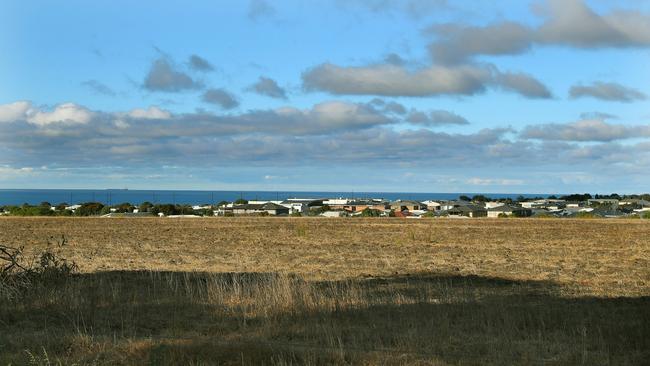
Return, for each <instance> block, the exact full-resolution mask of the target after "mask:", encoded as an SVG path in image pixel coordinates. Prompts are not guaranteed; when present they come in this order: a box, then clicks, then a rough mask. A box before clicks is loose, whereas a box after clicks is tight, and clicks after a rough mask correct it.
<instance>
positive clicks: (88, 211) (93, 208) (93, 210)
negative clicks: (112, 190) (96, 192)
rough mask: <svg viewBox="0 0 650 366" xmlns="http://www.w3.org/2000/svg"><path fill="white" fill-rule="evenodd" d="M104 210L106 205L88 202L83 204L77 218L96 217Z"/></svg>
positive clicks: (76, 212) (77, 211)
mask: <svg viewBox="0 0 650 366" xmlns="http://www.w3.org/2000/svg"><path fill="white" fill-rule="evenodd" d="M102 208H104V205H103V204H101V203H99V202H86V203H82V204H81V207H79V208H78V209H77V210H76V211H75V214H76V215H77V216H96V215H99V214H101V212H102Z"/></svg>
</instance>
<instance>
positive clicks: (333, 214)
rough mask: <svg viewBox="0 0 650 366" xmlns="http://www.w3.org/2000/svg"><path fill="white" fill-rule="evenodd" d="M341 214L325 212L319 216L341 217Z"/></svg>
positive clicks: (338, 212)
mask: <svg viewBox="0 0 650 366" xmlns="http://www.w3.org/2000/svg"><path fill="white" fill-rule="evenodd" d="M342 214H343V212H341V211H325V212H323V213H322V214H320V216H322V217H341V215H342Z"/></svg>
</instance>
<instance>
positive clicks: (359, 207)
mask: <svg viewBox="0 0 650 366" xmlns="http://www.w3.org/2000/svg"><path fill="white" fill-rule="evenodd" d="M389 207H390V206H389V205H388V204H387V202H385V201H382V200H356V201H350V202H348V203H347V204H346V205H343V210H344V211H348V212H361V211H363V210H365V209H370V210H378V211H384V210H385V209H386V208H389Z"/></svg>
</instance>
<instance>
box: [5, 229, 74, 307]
mask: <svg viewBox="0 0 650 366" xmlns="http://www.w3.org/2000/svg"><path fill="white" fill-rule="evenodd" d="M66 244H67V240H66V239H65V237H61V239H60V240H58V241H55V242H54V243H52V242H48V247H47V249H45V251H43V252H42V253H40V254H38V255H36V256H35V257H34V258H33V259H32V260H27V259H25V256H24V247H17V248H16V247H10V246H7V245H2V244H0V298H15V297H18V296H20V294H21V293H24V292H25V291H26V290H28V289H29V288H31V287H33V286H34V285H37V284H39V283H51V281H60V280H62V279H65V278H67V277H69V276H70V275H72V274H73V273H75V272H76V271H77V270H78V266H77V264H76V263H75V262H72V261H68V260H67V259H65V258H62V257H61V255H60V254H59V250H60V248H61V247H63V246H65V245H66Z"/></svg>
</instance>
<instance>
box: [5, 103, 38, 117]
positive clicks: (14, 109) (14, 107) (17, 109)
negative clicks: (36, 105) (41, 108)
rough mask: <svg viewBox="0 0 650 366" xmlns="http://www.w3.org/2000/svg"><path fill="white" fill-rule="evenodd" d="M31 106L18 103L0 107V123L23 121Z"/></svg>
mask: <svg viewBox="0 0 650 366" xmlns="http://www.w3.org/2000/svg"><path fill="white" fill-rule="evenodd" d="M31 107H32V104H31V103H30V102H27V101H18V102H13V103H9V104H2V105H0V122H14V121H17V120H22V119H25V118H26V116H27V112H28V111H29V110H30V108H31Z"/></svg>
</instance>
